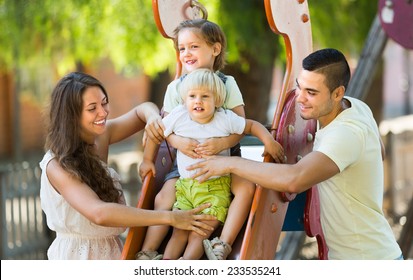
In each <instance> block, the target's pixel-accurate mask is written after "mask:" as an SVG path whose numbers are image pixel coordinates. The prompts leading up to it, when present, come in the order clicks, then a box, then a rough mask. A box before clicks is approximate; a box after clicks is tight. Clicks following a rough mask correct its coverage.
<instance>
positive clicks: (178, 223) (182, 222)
mask: <svg viewBox="0 0 413 280" xmlns="http://www.w3.org/2000/svg"><path fill="white" fill-rule="evenodd" d="M210 206H211V204H210V203H207V204H203V205H201V206H198V207H197V208H194V209H192V210H187V211H182V210H176V211H172V222H171V225H172V226H173V227H176V228H179V229H183V230H192V231H194V232H196V233H198V234H199V235H202V236H206V235H207V233H206V232H208V233H210V232H211V231H213V230H214V228H213V227H211V226H210V225H208V224H206V223H204V222H203V221H215V220H216V217H214V216H212V215H207V214H199V212H201V211H202V210H204V209H205V208H208V207H210Z"/></svg>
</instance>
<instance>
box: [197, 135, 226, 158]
mask: <svg viewBox="0 0 413 280" xmlns="http://www.w3.org/2000/svg"><path fill="white" fill-rule="evenodd" d="M225 148H226V146H225V142H224V141H223V139H222V138H219V137H218V138H208V139H207V140H205V142H204V143H200V144H199V145H198V146H197V147H196V148H195V150H194V151H195V152H196V153H197V154H198V155H202V156H212V155H216V154H218V153H220V152H221V151H223V150H224V149H225Z"/></svg>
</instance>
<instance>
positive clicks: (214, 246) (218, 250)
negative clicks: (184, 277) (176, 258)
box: [202, 237, 232, 260]
mask: <svg viewBox="0 0 413 280" xmlns="http://www.w3.org/2000/svg"><path fill="white" fill-rule="evenodd" d="M202 243H203V244H204V249H205V254H206V256H207V257H208V259H209V260H226V259H227V257H228V255H229V254H230V253H231V251H232V248H231V245H229V244H228V243H227V242H224V241H221V240H220V239H219V238H218V237H215V238H214V239H212V241H210V240H208V239H205V240H204V241H203V242H202Z"/></svg>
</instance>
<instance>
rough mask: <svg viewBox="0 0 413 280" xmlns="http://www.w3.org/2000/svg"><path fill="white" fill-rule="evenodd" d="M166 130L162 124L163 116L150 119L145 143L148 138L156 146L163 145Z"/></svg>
mask: <svg viewBox="0 0 413 280" xmlns="http://www.w3.org/2000/svg"><path fill="white" fill-rule="evenodd" d="M164 130H165V126H164V124H163V122H162V118H161V116H159V115H153V116H152V117H151V118H150V119H148V122H147V123H146V126H145V136H144V142H145V140H146V137H149V138H151V139H152V141H153V142H155V143H156V144H158V145H159V144H161V142H162V141H163V140H164V138H165V137H164Z"/></svg>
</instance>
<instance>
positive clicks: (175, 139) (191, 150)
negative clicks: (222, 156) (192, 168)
mask: <svg viewBox="0 0 413 280" xmlns="http://www.w3.org/2000/svg"><path fill="white" fill-rule="evenodd" d="M168 142H169V143H170V144H171V145H172V147H174V148H176V149H178V150H179V151H180V152H181V153H183V154H185V155H187V156H188V157H191V158H201V155H199V154H197V153H196V151H195V149H196V148H197V147H198V145H199V142H198V141H196V140H194V139H192V138H185V137H181V136H178V135H175V134H171V135H169V136H168Z"/></svg>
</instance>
